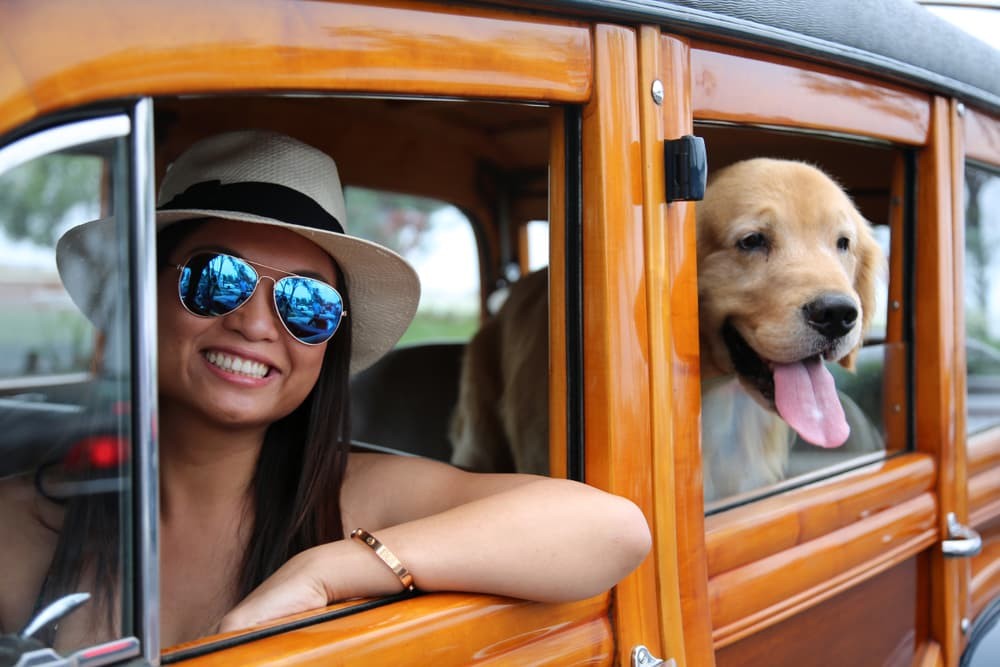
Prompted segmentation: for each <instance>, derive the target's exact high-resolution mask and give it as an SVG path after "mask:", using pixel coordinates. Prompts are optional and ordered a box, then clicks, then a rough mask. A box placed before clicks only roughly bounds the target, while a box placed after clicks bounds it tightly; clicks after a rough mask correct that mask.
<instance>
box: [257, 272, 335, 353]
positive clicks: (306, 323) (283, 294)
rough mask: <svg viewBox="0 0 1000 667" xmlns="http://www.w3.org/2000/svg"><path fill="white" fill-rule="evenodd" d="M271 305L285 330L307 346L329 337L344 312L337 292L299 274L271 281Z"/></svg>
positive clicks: (324, 284)
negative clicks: (274, 307) (272, 298)
mask: <svg viewBox="0 0 1000 667" xmlns="http://www.w3.org/2000/svg"><path fill="white" fill-rule="evenodd" d="M274 304H275V305H276V306H277V308H278V315H279V316H280V317H281V320H282V321H283V322H284V323H285V326H286V327H288V331H289V333H291V334H292V335H293V336H295V337H296V338H298V339H299V340H300V341H302V342H303V343H309V344H310V345H317V344H319V343H322V342H324V341H327V340H329V339H330V337H331V336H333V334H334V333H336V331H337V327H338V326H340V320H341V317H342V316H343V314H344V300H343V299H342V298H341V296H340V292H338V291H337V290H335V289H334V288H333V287H332V286H331V285H327V284H326V283H324V282H320V281H319V280H313V279H312V278H303V277H301V276H288V277H287V278H282V279H281V280H279V281H278V282H277V283H275V285H274Z"/></svg>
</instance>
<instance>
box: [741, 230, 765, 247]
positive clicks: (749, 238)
mask: <svg viewBox="0 0 1000 667" xmlns="http://www.w3.org/2000/svg"><path fill="white" fill-rule="evenodd" d="M736 247H737V248H739V249H740V250H766V249H767V237H766V236H764V235H763V234H761V233H760V232H753V233H752V234H747V235H746V236H744V237H743V238H741V239H740V240H739V241H737V242H736Z"/></svg>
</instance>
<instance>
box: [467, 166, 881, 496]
mask: <svg viewBox="0 0 1000 667" xmlns="http://www.w3.org/2000/svg"><path fill="white" fill-rule="evenodd" d="M697 220H698V226H697V238H698V241H697V248H698V253H697V254H698V308H699V328H700V337H701V338H700V352H701V376H702V414H703V419H702V427H703V428H702V460H703V467H704V480H705V481H704V484H705V498H706V501H712V500H716V499H719V498H723V497H727V496H731V495H734V494H738V493H743V492H747V491H751V490H754V489H758V488H761V487H763V486H766V485H769V484H773V483H775V482H778V481H781V480H782V479H784V478H785V475H786V471H787V468H788V456H789V450H790V447H791V446H792V444H793V443H794V442H795V440H796V434H797V436H798V437H799V438H801V439H802V440H804V441H805V442H808V443H811V444H812V445H816V446H818V447H822V448H833V447H838V446H841V445H843V444H844V443H845V441H847V440H848V438H849V436H850V434H851V430H852V428H851V425H852V424H855V425H858V428H856V430H857V431H858V434H857V436H856V438H855V439H856V440H857V442H856V443H855V445H854V446H852V447H851V450H852V451H856V452H860V451H873V450H875V449H879V448H881V446H882V445H881V439H880V436H878V433H877V431H876V430H875V429H874V428H872V427H871V426H870V425H868V423H867V420H866V419H865V417H864V416H863V414H862V413H861V411H860V409H858V408H857V406H856V405H854V404H853V402H851V401H850V399H847V397H846V396H843V395H841V394H839V392H838V391H837V388H836V387H835V385H834V380H833V376H832V374H831V373H830V371H829V370H828V369H827V367H826V366H825V365H824V362H838V363H840V364H841V365H843V366H845V367H847V368H852V367H853V363H854V359H855V357H856V355H857V351H858V350H859V349H860V347H861V344H862V341H863V333H864V331H865V330H866V328H867V326H868V324H869V322H870V321H871V317H872V314H873V310H874V303H875V288H876V277H877V274H878V272H879V271H880V269H881V267H882V265H883V263H884V258H883V256H882V253H881V249H880V247H879V245H878V243H877V242H876V241H875V239H874V237H873V235H872V232H871V228H870V226H869V224H868V222H867V221H866V220H865V219H864V218H863V217H862V215H861V214H860V213H859V212H858V210H857V208H856V207H855V206H854V204H853V203H852V202H851V200H850V198H849V197H848V196H847V194H846V193H845V192H844V191H843V190H842V189H841V188H840V187H839V186H838V185H837V184H836V183H835V182H834V181H833V180H832V179H831V178H830V177H828V176H827V175H826V174H824V173H823V172H822V171H820V170H819V169H817V168H816V167H813V166H810V165H808V164H805V163H802V162H795V161H790V160H777V159H769V158H755V159H751V160H746V161H743V162H738V163H736V164H733V165H731V166H729V167H727V168H724V169H722V170H721V171H719V172H718V173H717V174H715V175H714V176H713V178H712V179H711V181H710V183H709V186H708V189H707V191H706V194H705V198H704V201H702V202H700V203H699V204H698V207H697ZM546 287H547V273H546V272H545V271H540V272H536V273H533V274H531V275H529V276H527V277H526V278H525V279H523V280H521V281H519V282H518V283H516V284H515V285H514V286H513V287H512V289H511V292H510V296H509V298H508V301H507V303H505V305H504V306H503V308H502V309H501V310H500V312H499V313H498V314H497V315H496V317H494V318H492V319H491V320H490V321H489V322H487V323H486V324H485V325H484V326H483V328H482V329H481V331H480V332H479V333H478V334H477V335H476V336H475V337H474V338H473V340H472V341H471V342H470V344H469V347H468V350H467V352H466V357H465V360H464V363H463V371H462V378H461V383H460V389H459V399H458V405H457V407H456V410H455V413H454V417H453V422H452V433H451V436H452V442H453V447H454V449H453V452H454V454H453V457H452V462H453V463H455V464H456V465H459V466H463V467H467V468H470V469H474V470H497V471H500V470H519V471H530V472H538V473H543V474H544V473H545V472H547V468H548V424H547V416H548V386H547V385H548V383H547V382H546V375H545V369H546V368H547V351H548V336H547V316H548V315H547V302H546ZM845 408H846V410H845Z"/></svg>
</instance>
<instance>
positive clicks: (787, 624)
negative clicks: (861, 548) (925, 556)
mask: <svg viewBox="0 0 1000 667" xmlns="http://www.w3.org/2000/svg"><path fill="white" fill-rule="evenodd" d="M914 561H915V559H912V558H911V559H909V560H907V561H904V562H902V563H900V564H899V565H896V566H894V567H892V568H890V569H888V570H887V571H885V572H882V573H880V574H878V575H876V576H875V577H872V578H871V579H868V580H867V581H864V582H862V583H861V584H859V585H858V586H855V587H853V588H850V589H848V590H846V591H844V592H842V593H839V594H838V595H835V596H834V597H832V598H831V599H830V600H828V601H827V602H826V603H824V604H822V605H818V606H816V607H813V608H811V609H808V610H806V611H804V612H802V613H800V614H796V615H795V616H792V617H790V618H788V619H786V620H784V621H782V622H781V623H778V624H776V625H774V626H772V627H770V628H767V629H765V630H763V631H761V632H759V633H757V634H754V635H751V636H749V637H747V638H746V639H743V640H742V641H739V642H736V643H734V644H730V645H728V646H726V647H724V648H722V649H720V650H719V652H718V654H717V656H716V661H717V664H718V665H719V667H777V666H778V665H789V666H792V665H795V666H798V665H802V666H803V667H806V666H808V667H813V666H819V665H822V666H823V667H827V666H830V667H833V666H839V665H845V666H847V665H850V666H851V667H855V666H856V667H868V666H872V667H874V666H876V665H880V666H884V667H889V666H891V667H903V666H904V665H905V666H907V667H911V666H912V667H934V665H933V663H932V664H930V665H927V664H926V663H922V662H918V661H917V660H916V656H915V644H916V642H917V641H919V640H918V639H917V638H916V637H915V636H914V632H913V620H914V617H915V616H916V613H917V611H916V604H915V600H914V595H913V587H914V581H915V580H916V570H917V563H915V562H914Z"/></svg>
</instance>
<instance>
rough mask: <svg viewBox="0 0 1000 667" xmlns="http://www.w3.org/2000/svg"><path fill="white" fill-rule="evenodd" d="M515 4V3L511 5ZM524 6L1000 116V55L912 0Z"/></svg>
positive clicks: (523, 0)
mask: <svg viewBox="0 0 1000 667" xmlns="http://www.w3.org/2000/svg"><path fill="white" fill-rule="evenodd" d="M507 4H510V3H507ZM515 4H517V6H520V7H525V6H530V7H533V8H536V9H539V10H545V11H549V12H551V11H553V10H555V11H560V12H571V13H573V14H576V15H582V16H587V17H592V18H607V19H616V20H619V21H625V22H631V23H640V22H642V23H656V24H659V25H661V26H663V27H664V29H665V30H668V31H670V32H675V33H681V34H691V33H694V34H700V35H704V34H706V33H710V34H716V35H724V36H734V37H739V38H745V39H752V40H753V41H755V42H759V43H767V44H770V45H774V46H779V47H781V48H782V49H785V50H791V51H794V52H798V53H803V54H806V55H809V56H813V57H819V58H822V59H825V60H831V61H837V62H842V63H848V64H850V65H853V66H855V67H858V68H860V69H863V70H866V71H869V72H874V73H877V74H880V75H888V76H890V77H892V78H897V79H899V78H902V79H905V80H907V81H910V82H916V83H919V84H922V85H923V86H924V87H925V88H927V89H928V90H931V91H936V92H941V93H947V94H949V95H953V96H955V97H957V98H959V99H961V100H963V101H965V102H968V103H972V104H973V105H974V106H977V107H981V108H985V109H987V110H990V111H1000V51H998V50H997V49H995V48H993V47H991V46H990V45H988V44H986V43H984V42H981V41H979V40H978V39H976V38H975V37H972V36H971V35H969V34H968V33H966V32H964V31H962V30H960V29H959V28H956V27H955V26H953V25H952V24H950V23H948V22H947V21H945V20H943V19H941V18H939V17H938V16H936V15H934V14H932V13H931V12H930V11H928V10H927V9H925V8H924V7H922V6H920V5H919V4H917V3H916V2H913V1H912V0H763V1H762V0H746V1H744V0H670V1H669V2H668V1H664V0H548V1H541V0H520V1H519V2H517V3H515Z"/></svg>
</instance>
